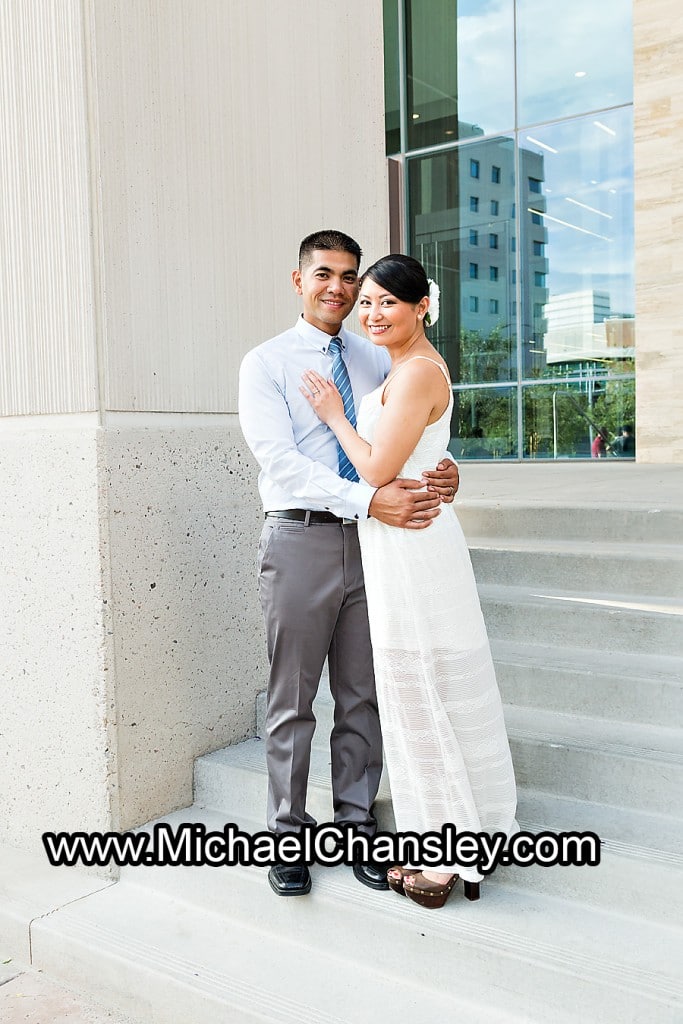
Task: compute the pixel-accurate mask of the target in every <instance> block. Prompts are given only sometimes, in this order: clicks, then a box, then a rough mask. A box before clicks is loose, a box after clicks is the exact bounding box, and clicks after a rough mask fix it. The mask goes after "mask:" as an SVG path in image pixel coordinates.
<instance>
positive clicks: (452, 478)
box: [422, 459, 460, 505]
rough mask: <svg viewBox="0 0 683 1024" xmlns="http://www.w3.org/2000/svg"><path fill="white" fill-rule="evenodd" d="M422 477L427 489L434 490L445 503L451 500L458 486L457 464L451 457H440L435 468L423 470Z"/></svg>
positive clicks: (448, 503)
mask: <svg viewBox="0 0 683 1024" xmlns="http://www.w3.org/2000/svg"><path fill="white" fill-rule="evenodd" d="M422 479H423V480H424V482H425V483H426V484H427V490H428V491H435V492H436V493H437V494H438V495H439V497H440V498H441V501H443V502H445V503H446V504H447V505H450V503H451V502H452V501H453V498H454V497H455V492H456V491H457V489H458V487H459V486H460V473H459V472H458V466H457V463H455V462H453V461H451V459H442V460H441V462H440V463H439V465H438V466H437V467H436V469H432V470H425V472H424V473H423V474H422Z"/></svg>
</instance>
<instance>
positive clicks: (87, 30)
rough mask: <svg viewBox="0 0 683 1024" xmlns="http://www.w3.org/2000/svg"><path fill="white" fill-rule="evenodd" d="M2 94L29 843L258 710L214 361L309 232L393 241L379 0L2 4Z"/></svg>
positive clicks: (6, 837)
mask: <svg viewBox="0 0 683 1024" xmlns="http://www.w3.org/2000/svg"><path fill="white" fill-rule="evenodd" d="M359 44H362V47H363V60H362V61H358V60H357V57H356V59H354V61H353V72H352V73H349V70H348V69H349V66H350V64H351V54H352V53H354V54H357V52H358V46H359ZM331 47H332V48H333V50H332V51H331ZM331 52H333V53H334V59H331V57H330V54H331ZM0 104H2V109H1V110H0V113H1V114H2V116H1V117H0V204H1V205H0V211H1V212H2V219H3V232H1V233H0V247H2V248H1V249H0V252H1V253H2V257H3V258H2V260H1V261H0V331H1V332H2V334H1V335H0V473H1V474H2V478H3V480H9V481H10V485H9V486H7V487H3V502H2V523H3V525H4V528H5V536H6V537H7V539H8V540H7V543H4V544H3V545H0V578H2V580H3V584H4V583H5V581H7V585H6V586H3V588H2V591H1V592H2V597H0V621H2V630H3V633H4V636H3V638H2V639H3V641H5V642H6V643H7V645H8V650H9V652H10V656H9V657H8V658H6V659H5V658H3V666H2V669H1V672H2V682H3V711H2V714H1V715H0V744H1V745H2V747H3V750H2V753H0V770H2V777H3V787H2V788H1V789H0V842H2V841H7V842H10V843H12V844H13V845H16V846H21V847H24V848H27V849H31V848H35V847H37V846H38V845H39V841H40V840H39V835H40V832H42V831H43V829H47V828H70V829H72V828H85V829H94V828H105V827H130V826H132V825H135V824H138V823H141V822H143V821H146V820H149V819H150V818H152V817H154V816H156V815H158V814H161V813H163V812H164V811H166V810H168V809H170V808H173V807H179V806H183V805H185V804H187V803H189V802H190V801H191V796H192V794H191V766H192V761H193V759H194V757H195V756H196V755H197V754H200V753H202V752H206V751H208V750H211V749H214V748H217V747H220V746H222V745H224V744H225V743H228V742H233V741H237V740H239V739H241V738H243V737H245V736H247V735H249V734H250V733H251V732H253V728H254V720H255V704H254V696H255V693H256V691H257V690H258V689H261V688H262V687H263V685H264V679H265V649H264V642H263V636H262V625H261V616H260V609H259V607H258V601H257V594H256V581H255V573H254V553H255V546H256V538H257V536H258V533H259V530H260V519H261V516H260V507H259V503H258V499H257V494H256V488H255V482H256V472H255V466H254V464H253V461H252V459H251V456H250V455H249V453H248V452H247V451H246V449H245V447H244V445H243V442H242V439H241V434H240V432H239V426H238V424H237V419H236V415H235V409H236V382H237V368H238V365H239V362H240V359H241V357H242V355H243V353H244V352H245V351H247V350H248V349H249V348H250V347H252V346H253V345H254V344H256V343H258V342H260V341H261V340H263V339H265V338H266V337H269V336H271V335H272V334H273V333H275V332H276V331H278V330H281V329H282V328H283V327H285V326H287V325H288V324H289V323H291V322H293V320H294V318H295V317H296V315H297V313H298V309H299V306H298V302H297V299H296V297H295V296H294V293H293V292H292V290H291V285H290V282H289V272H290V270H291V269H292V268H293V267H294V265H295V262H296V250H297V246H298V242H299V239H300V238H301V237H302V236H303V235H304V234H306V233H308V232H309V231H312V230H315V229H316V228H318V227H340V228H342V229H344V230H347V231H349V232H350V233H351V234H352V235H355V236H356V237H358V238H359V240H360V241H361V244H363V247H364V249H365V250H366V253H367V256H368V258H369V259H373V258H376V257H377V256H379V255H381V254H382V253H383V252H385V251H386V249H387V209H386V181H385V174H386V171H385V161H384V155H383V76H382V19H381V3H380V2H379V0H372V2H367V0H353V2H352V3H350V4H347V5H345V6H344V7H343V8H342V9H340V8H339V7H338V6H337V5H335V4H332V3H330V2H327V0H324V2H322V3H321V2H320V0H293V2H290V3H287V4H274V3H272V2H268V0H254V2H252V3H249V4H237V3H231V2H224V0H149V2H146V3H144V4H143V3H140V2H139V0H85V2H83V3H81V2H80V0H26V2H24V3H22V4H13V3H10V2H2V3H0ZM6 224H7V225H8V228H7V230H6V231H5V230H4V229H5V225H6Z"/></svg>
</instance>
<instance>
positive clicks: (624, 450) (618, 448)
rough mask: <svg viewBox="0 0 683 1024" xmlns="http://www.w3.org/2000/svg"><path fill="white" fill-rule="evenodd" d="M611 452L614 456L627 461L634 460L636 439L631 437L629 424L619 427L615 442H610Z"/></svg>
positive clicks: (631, 430)
mask: <svg viewBox="0 0 683 1024" xmlns="http://www.w3.org/2000/svg"><path fill="white" fill-rule="evenodd" d="M612 451H613V452H614V454H615V455H619V456H622V457H624V458H627V459H633V458H635V454H636V439H635V437H634V435H633V427H632V426H631V425H630V424H626V425H625V426H623V427H619V435H618V437H617V438H616V440H614V441H613V442H612Z"/></svg>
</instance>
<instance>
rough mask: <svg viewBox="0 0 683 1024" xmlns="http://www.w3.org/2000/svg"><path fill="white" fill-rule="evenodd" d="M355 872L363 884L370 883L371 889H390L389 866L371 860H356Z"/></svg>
mask: <svg viewBox="0 0 683 1024" xmlns="http://www.w3.org/2000/svg"><path fill="white" fill-rule="evenodd" d="M353 873H354V875H355V876H356V878H357V879H358V881H359V882H362V883H363V885H369V886H370V888H371V889H388V888H389V883H388V882H387V868H386V867H380V866H379V865H378V864H375V863H373V861H371V860H367V861H356V863H355V864H354V865H353Z"/></svg>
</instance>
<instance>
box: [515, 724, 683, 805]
mask: <svg viewBox="0 0 683 1024" xmlns="http://www.w3.org/2000/svg"><path fill="white" fill-rule="evenodd" d="M505 720H506V724H507V728H508V735H509V737H510V748H511V751H512V759H513V762H514V765H515V775H516V778H517V781H518V784H519V785H521V786H532V787H534V788H536V789H542V790H544V791H546V792H550V793H556V794H558V795H561V796H570V797H574V798H576V799H578V800H595V801H597V802H598V803H605V804H612V805H616V806H620V807H627V808H632V809H634V810H639V811H650V812H653V813H656V814H666V815H672V816H673V817H680V815H681V810H682V808H681V792H682V791H683V734H681V732H680V730H678V729H665V728H663V727H662V726H648V725H639V724H638V723H632V722H607V721H604V720H603V721H601V720H597V719H593V718H587V717H585V716H579V715H558V714H557V713H556V712H550V711H539V710H537V709H530V708H516V707H511V706H510V705H507V706H506V707H505Z"/></svg>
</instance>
